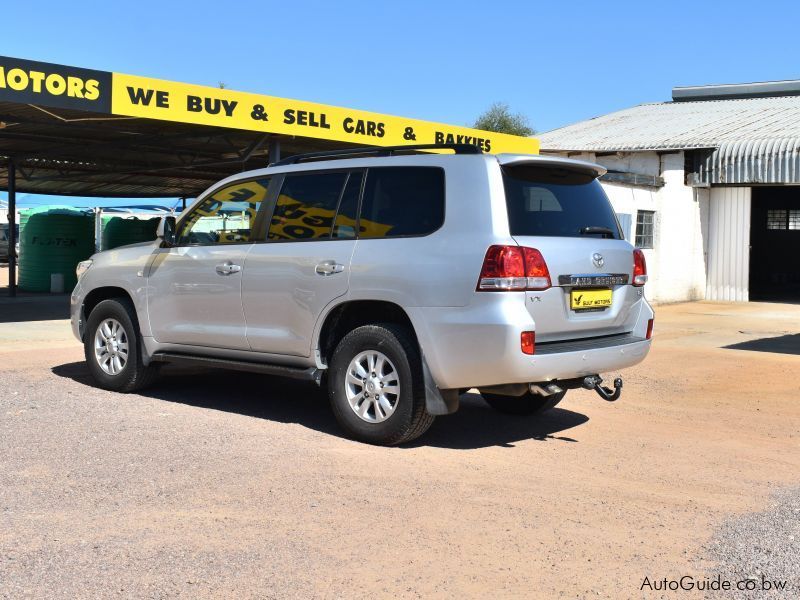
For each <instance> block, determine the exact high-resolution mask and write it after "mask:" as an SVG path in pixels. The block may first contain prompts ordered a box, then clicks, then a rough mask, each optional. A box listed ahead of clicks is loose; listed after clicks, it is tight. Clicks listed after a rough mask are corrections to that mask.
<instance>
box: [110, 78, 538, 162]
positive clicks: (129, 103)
mask: <svg viewBox="0 0 800 600" xmlns="http://www.w3.org/2000/svg"><path fill="white" fill-rule="evenodd" d="M112 90H113V93H112V98H111V103H112V112H113V113H114V114H115V115H126V116H131V117H143V118H147V119H162V120H166V121H177V122H181V123H196V124H199V125H211V126H215V127H230V128H234V129H246V130H250V131H263V132H267V133H277V134H283V135H295V136H303V137H309V138H319V139H325V140H334V141H339V142H348V143H353V144H358V145H363V146H402V145H408V144H436V145H443V144H470V145H474V146H477V147H478V148H480V149H481V150H482V151H483V152H491V153H494V154H497V153H500V152H514V153H523V154H538V152H539V141H538V140H537V139H535V138H527V137H520V136H515V135H508V134H503V133H493V132H489V131H481V130H479V129H470V128H468V127H458V126H454V125H444V124H441V123H432V122H429V121H421V120H418V119H407V118H404V117H395V116H391V115H384V114H379V113H373V112H367V111H362V110H354V109H349V108H343V107H340V106H330V105H327V104H318V103H315V102H304V101H301V100H291V99H288V98H278V97H275V96H264V95H260V94H251V93H247V92H236V91H233V90H228V89H221V88H212V87H206V86H201V85H192V84H188V83H178V82H175V81H164V80H161V79H153V78H150V77H140V76H137V75H124V74H122V73H113V78H112Z"/></svg>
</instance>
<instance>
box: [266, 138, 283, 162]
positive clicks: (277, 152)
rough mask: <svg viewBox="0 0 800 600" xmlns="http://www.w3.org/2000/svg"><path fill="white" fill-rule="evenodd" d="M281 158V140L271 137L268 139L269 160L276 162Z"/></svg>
mask: <svg viewBox="0 0 800 600" xmlns="http://www.w3.org/2000/svg"><path fill="white" fill-rule="evenodd" d="M280 159H281V140H280V139H279V138H277V137H274V136H273V137H271V138H270V140H269V162H270V163H276V162H278V161H279V160H280Z"/></svg>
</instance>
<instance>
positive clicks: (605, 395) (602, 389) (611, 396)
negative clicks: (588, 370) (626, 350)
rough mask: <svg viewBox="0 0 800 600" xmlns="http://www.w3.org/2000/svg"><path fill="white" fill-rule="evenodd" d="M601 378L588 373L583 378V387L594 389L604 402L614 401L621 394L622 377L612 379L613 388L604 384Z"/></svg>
mask: <svg viewBox="0 0 800 600" xmlns="http://www.w3.org/2000/svg"><path fill="white" fill-rule="evenodd" d="M601 383H603V378H602V377H600V375H589V376H588V377H584V379H583V387H585V388H586V389H587V390H594V391H595V392H597V394H598V395H599V396H600V397H601V398H602V399H603V400H605V401H606V402H614V401H615V400H617V399H619V397H620V395H621V394H622V377H617V378H616V379H615V380H614V389H613V390H612V389H611V388H608V387H606V386H604V385H600V384H601Z"/></svg>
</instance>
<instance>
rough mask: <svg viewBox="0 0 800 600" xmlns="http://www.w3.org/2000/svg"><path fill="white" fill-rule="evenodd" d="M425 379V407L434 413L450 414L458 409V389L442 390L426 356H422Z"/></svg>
mask: <svg viewBox="0 0 800 600" xmlns="http://www.w3.org/2000/svg"><path fill="white" fill-rule="evenodd" d="M422 376H423V378H424V380H425V409H426V410H427V411H428V412H429V413H430V414H432V415H449V414H451V413H454V412H456V411H457V410H458V390H440V389H439V387H438V386H437V385H436V382H435V381H434V379H433V375H432V374H431V370H430V369H429V368H428V363H427V361H426V360H425V356H423V357H422Z"/></svg>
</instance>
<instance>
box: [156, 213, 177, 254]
mask: <svg viewBox="0 0 800 600" xmlns="http://www.w3.org/2000/svg"><path fill="white" fill-rule="evenodd" d="M156 238H157V239H159V240H161V242H162V243H163V244H166V245H167V246H168V247H169V246H174V245H175V217H173V216H172V215H168V216H166V217H161V222H160V223H159V224H158V229H156Z"/></svg>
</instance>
